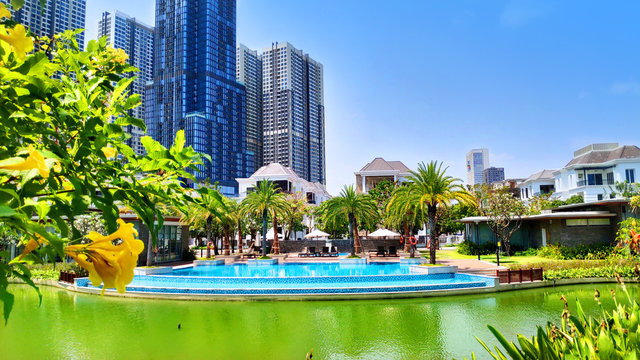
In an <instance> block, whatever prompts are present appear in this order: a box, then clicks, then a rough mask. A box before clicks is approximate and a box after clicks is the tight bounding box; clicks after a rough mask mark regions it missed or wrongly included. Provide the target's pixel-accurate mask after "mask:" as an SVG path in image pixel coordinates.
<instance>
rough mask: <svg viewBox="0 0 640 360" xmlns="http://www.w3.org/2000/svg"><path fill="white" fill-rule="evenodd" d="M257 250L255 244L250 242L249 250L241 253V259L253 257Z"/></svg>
mask: <svg viewBox="0 0 640 360" xmlns="http://www.w3.org/2000/svg"><path fill="white" fill-rule="evenodd" d="M257 254H258V253H257V252H256V246H255V245H254V244H253V243H251V245H249V250H247V252H246V253H244V254H242V258H243V259H255V258H256V256H257Z"/></svg>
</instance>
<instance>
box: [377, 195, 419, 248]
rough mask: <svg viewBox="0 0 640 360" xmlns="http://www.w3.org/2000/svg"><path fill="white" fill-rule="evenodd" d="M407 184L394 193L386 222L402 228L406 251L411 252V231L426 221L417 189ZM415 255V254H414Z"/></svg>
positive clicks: (388, 205)
mask: <svg viewBox="0 0 640 360" xmlns="http://www.w3.org/2000/svg"><path fill="white" fill-rule="evenodd" d="M410 185H411V184H405V186H399V187H398V188H396V189H395V190H394V191H393V194H392V196H391V199H390V200H389V202H388V204H387V208H386V217H385V218H386V222H387V224H388V225H389V226H394V227H396V228H402V231H403V234H404V240H405V241H404V251H405V252H410V251H411V243H410V242H409V239H410V238H411V233H410V231H411V229H412V228H413V225H414V224H415V223H416V222H419V221H422V220H423V219H424V216H423V215H424V214H423V212H422V208H421V207H420V203H419V199H418V193H417V188H416V187H415V186H410ZM412 255H413V253H412Z"/></svg>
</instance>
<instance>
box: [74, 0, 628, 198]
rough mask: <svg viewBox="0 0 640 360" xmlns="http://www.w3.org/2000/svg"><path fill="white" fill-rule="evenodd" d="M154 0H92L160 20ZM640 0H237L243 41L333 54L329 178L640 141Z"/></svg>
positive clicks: (565, 153)
mask: <svg viewBox="0 0 640 360" xmlns="http://www.w3.org/2000/svg"><path fill="white" fill-rule="evenodd" d="M154 6H155V2H154V1H152V0H136V1H130V0H129V1H122V0H110V1H103V0H87V20H86V21H87V38H89V39H90V38H94V37H95V35H96V27H97V21H98V18H99V17H100V14H101V12H102V11H105V10H120V11H123V12H125V13H127V14H129V15H131V16H135V17H137V18H139V19H140V20H142V21H143V22H146V23H148V24H151V25H153V23H154V19H153V18H154ZM639 12H640V2H636V1H617V2H597V1H576V0H566V1H513V0H506V1H498V0H490V1H475V0H469V1H462V0H457V1H425V0H415V1H408V0H407V1H393V2H392V1H388V0H387V1H379V0H348V1H346V0H345V1H342V0H322V1H321V0H315V1H299V0H270V1H264V0H237V41H238V42H240V43H243V44H245V45H247V46H248V47H250V48H253V49H257V50H261V49H262V48H264V47H267V46H270V45H271V43H272V42H275V41H278V42H284V41H288V42H289V43H291V44H292V45H293V46H295V47H296V48H298V49H302V50H303V51H304V52H306V53H308V54H309V55H310V56H311V57H312V58H313V59H315V60H316V61H319V62H321V63H322V64H323V66H324V99H325V127H326V129H325V130H326V144H325V145H326V156H327V159H326V165H327V189H328V190H329V192H330V193H332V194H334V195H335V194H337V193H338V192H339V191H340V189H341V188H342V186H343V185H345V184H353V183H354V181H355V175H354V174H353V173H354V171H358V170H360V169H361V168H362V167H363V166H365V165H366V164H367V163H368V162H370V161H371V160H372V159H373V158H375V157H383V158H384V159H386V160H400V161H402V162H403V163H405V164H406V165H407V166H408V167H409V168H411V169H416V167H417V164H418V163H419V162H422V161H424V162H429V161H431V160H437V161H442V162H444V164H445V165H446V166H449V168H448V171H447V173H448V174H449V175H451V176H453V177H456V178H460V179H462V180H464V181H466V166H465V156H466V153H467V152H468V151H469V150H470V149H472V148H479V147H486V148H488V149H489V160H490V165H491V166H496V167H504V169H505V176H506V177H507V178H517V177H522V178H526V177H528V176H529V175H531V174H533V173H535V172H537V171H540V170H543V169H557V168H561V167H563V166H564V165H566V163H568V162H569V161H570V160H571V158H572V157H573V151H575V150H577V149H579V148H581V147H583V146H586V145H589V144H591V143H597V142H618V143H620V144H621V145H640V46H639V45H640V26H638V23H637V14H638V13H639Z"/></svg>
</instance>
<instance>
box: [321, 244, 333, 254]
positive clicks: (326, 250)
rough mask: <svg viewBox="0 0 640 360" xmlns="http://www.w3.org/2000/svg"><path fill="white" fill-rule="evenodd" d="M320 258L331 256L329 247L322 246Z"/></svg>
mask: <svg viewBox="0 0 640 360" xmlns="http://www.w3.org/2000/svg"><path fill="white" fill-rule="evenodd" d="M320 256H331V254H330V253H329V247H328V246H323V247H322V252H321V253H320Z"/></svg>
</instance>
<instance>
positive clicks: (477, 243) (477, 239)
mask: <svg viewBox="0 0 640 360" xmlns="http://www.w3.org/2000/svg"><path fill="white" fill-rule="evenodd" d="M475 230H476V245H478V260H480V238H479V237H478V222H477V221H476V226H475Z"/></svg>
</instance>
